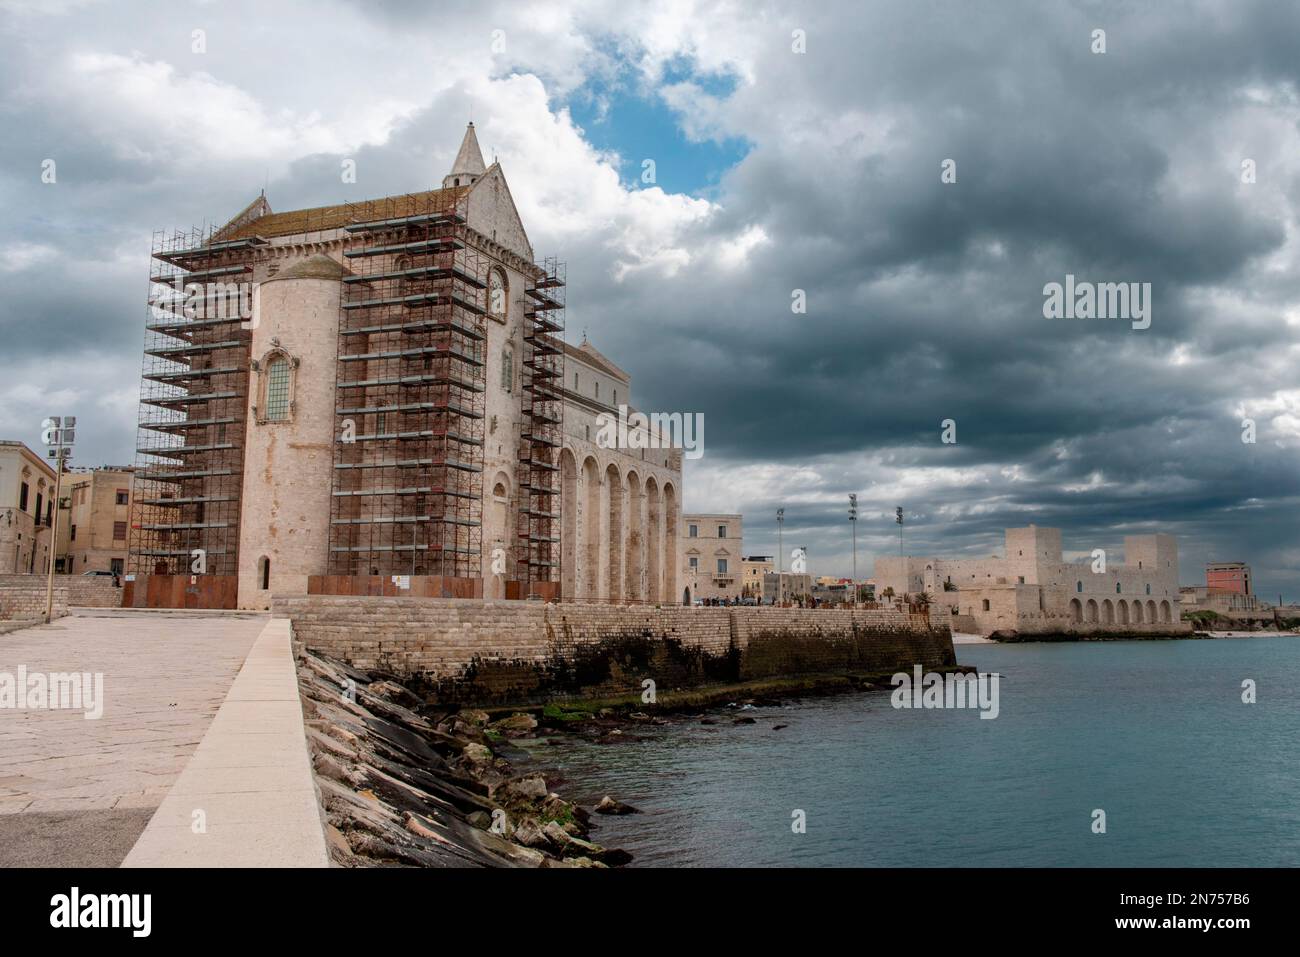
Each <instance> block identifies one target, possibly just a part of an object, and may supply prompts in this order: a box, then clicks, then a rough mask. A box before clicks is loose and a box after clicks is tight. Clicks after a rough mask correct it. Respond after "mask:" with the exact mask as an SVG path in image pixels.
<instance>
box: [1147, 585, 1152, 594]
mask: <svg viewBox="0 0 1300 957" xmlns="http://www.w3.org/2000/svg"><path fill="white" fill-rule="evenodd" d="M1147 594H1148V595H1149V594H1151V586H1150V585H1147Z"/></svg>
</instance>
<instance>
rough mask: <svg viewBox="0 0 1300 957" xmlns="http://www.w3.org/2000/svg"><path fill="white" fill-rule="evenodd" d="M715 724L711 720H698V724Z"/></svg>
mask: <svg viewBox="0 0 1300 957" xmlns="http://www.w3.org/2000/svg"><path fill="white" fill-rule="evenodd" d="M717 723H718V722H716V721H714V720H713V719H712V718H701V719H700V724H717Z"/></svg>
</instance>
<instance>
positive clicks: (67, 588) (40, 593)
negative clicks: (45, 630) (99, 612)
mask: <svg viewBox="0 0 1300 957" xmlns="http://www.w3.org/2000/svg"><path fill="white" fill-rule="evenodd" d="M121 604H122V589H120V588H114V587H113V579H111V578H109V577H108V576H107V575H93V576H88V577H82V576H80V575H55V576H54V614H55V616H56V617H57V616H59V615H66V614H67V613H68V606H69V605H74V606H77V605H89V606H92V607H95V608H117V607H119V606H120V605H121ZM44 617H45V576H44V575H0V620H9V621H16V620H27V619H34V618H44Z"/></svg>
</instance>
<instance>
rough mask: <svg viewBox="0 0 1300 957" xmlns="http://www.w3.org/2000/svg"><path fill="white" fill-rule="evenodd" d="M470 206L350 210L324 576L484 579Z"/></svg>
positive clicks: (419, 202) (480, 278)
mask: <svg viewBox="0 0 1300 957" xmlns="http://www.w3.org/2000/svg"><path fill="white" fill-rule="evenodd" d="M466 202H467V200H466V199H465V196H464V191H457V192H450V191H440V192H435V193H430V194H413V195H410V196H402V197H392V198H390V199H386V200H375V201H371V202H367V203H364V204H358V205H357V206H355V207H352V209H351V210H350V212H349V219H350V224H349V225H347V226H345V227H344V228H345V229H346V230H347V232H348V233H350V234H352V236H353V237H355V239H354V244H353V245H352V246H351V248H349V249H348V250H347V251H346V252H345V253H344V256H345V258H346V260H347V264H348V268H349V271H350V273H351V275H347V276H345V277H344V280H343V282H344V289H343V296H342V304H341V308H340V313H339V343H338V374H337V385H336V403H335V419H336V427H337V428H336V433H335V434H336V439H335V444H334V484H333V495H332V507H331V518H330V522H331V525H330V556H329V568H330V574H331V575H344V576H372V575H381V576H392V575H402V576H405V575H411V576H442V577H443V579H444V580H445V579H449V578H454V579H473V580H481V577H482V560H481V538H482V503H483V419H484V396H485V391H486V386H485V383H486V369H485V361H486V360H485V354H484V353H485V349H486V340H487V329H486V313H487V310H486V295H487V292H486V290H487V277H488V262H487V260H486V258H485V257H484V256H483V255H482V254H481V253H479V252H478V251H477V250H475V249H474V248H473V247H472V246H471V245H470V242H469V237H468V229H467V227H466V225H465V212H466V210H465V205H466ZM447 588H448V586H447V585H446V583H445V581H444V593H452V592H450V591H447Z"/></svg>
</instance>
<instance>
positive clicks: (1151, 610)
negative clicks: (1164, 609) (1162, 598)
mask: <svg viewBox="0 0 1300 957" xmlns="http://www.w3.org/2000/svg"><path fill="white" fill-rule="evenodd" d="M1147 621H1149V622H1150V623H1151V624H1153V625H1154V624H1155V623H1156V621H1157V619H1156V603H1155V602H1154V601H1149V602H1147Z"/></svg>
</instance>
